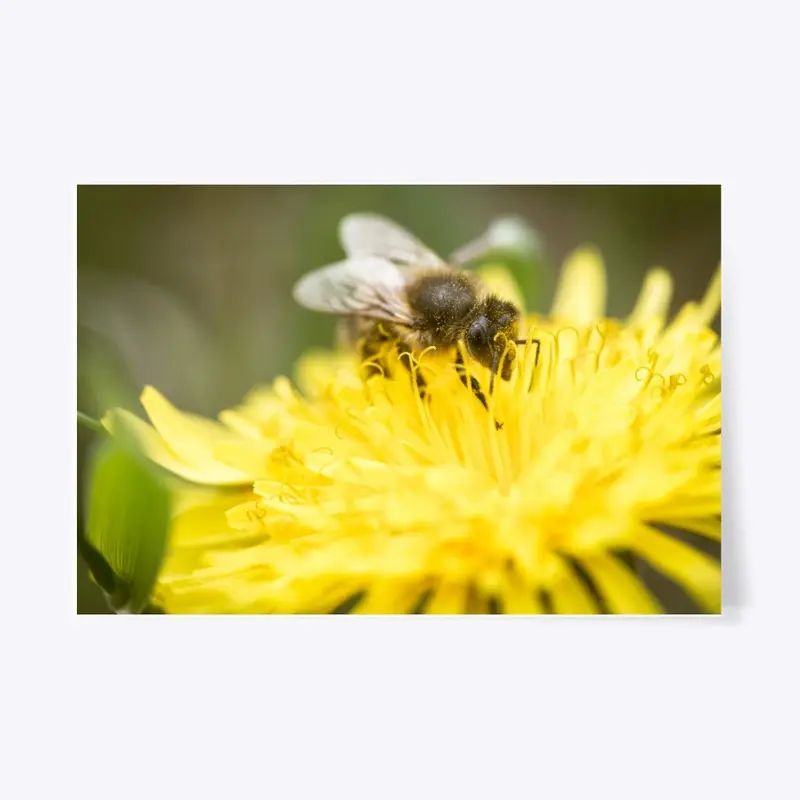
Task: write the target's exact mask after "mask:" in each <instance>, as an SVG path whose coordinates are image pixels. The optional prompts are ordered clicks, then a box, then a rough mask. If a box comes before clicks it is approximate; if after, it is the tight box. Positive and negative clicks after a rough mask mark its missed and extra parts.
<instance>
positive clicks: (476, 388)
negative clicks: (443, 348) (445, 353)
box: [456, 352, 503, 431]
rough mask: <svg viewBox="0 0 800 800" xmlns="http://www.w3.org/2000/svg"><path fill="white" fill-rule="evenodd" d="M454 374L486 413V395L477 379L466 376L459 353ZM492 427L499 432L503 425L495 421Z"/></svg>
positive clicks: (459, 353) (487, 405)
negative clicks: (455, 373) (456, 374)
mask: <svg viewBox="0 0 800 800" xmlns="http://www.w3.org/2000/svg"><path fill="white" fill-rule="evenodd" d="M456 372H457V373H458V377H459V378H460V379H461V383H463V384H464V386H466V387H467V388H468V389H471V390H472V394H474V395H475V397H477V398H478V400H480V401H481V405H482V406H483V407H484V408H485V409H486V410H487V411H488V410H489V403H488V402H487V401H486V395H485V394H484V393H483V392H482V391H481V385H480V383H479V382H478V379H477V378H476V377H475V376H474V375H470V376H467V370H466V367H465V366H464V359H463V358H462V357H461V352H458V353H457V354H456ZM467 377H469V381H467ZM494 426H495V428H497V430H498V431H499V430H500V429H501V428H502V427H503V423H502V422H498V421H497V420H495V421H494Z"/></svg>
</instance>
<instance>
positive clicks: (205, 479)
mask: <svg viewBox="0 0 800 800" xmlns="http://www.w3.org/2000/svg"><path fill="white" fill-rule="evenodd" d="M103 427H105V429H106V430H107V431H108V432H109V433H110V434H111V435H112V436H116V435H122V434H127V435H129V436H132V437H133V439H134V440H135V442H136V443H137V445H138V447H140V448H141V450H142V453H143V454H144V455H145V456H147V458H149V459H150V460H151V461H153V462H154V463H156V464H158V465H159V466H160V467H163V468H164V469H165V470H167V471H168V472H171V473H172V474H173V475H177V476H179V477H181V478H183V479H184V480H187V481H190V482H192V483H199V484H206V485H221V484H224V483H225V482H226V481H225V478H226V477H227V467H226V468H224V470H217V469H206V468H198V467H197V466H196V465H194V464H189V463H187V462H186V461H184V460H183V459H182V458H180V457H179V455H178V454H177V453H175V452H174V451H173V450H172V449H171V448H170V447H169V446H168V445H167V443H166V442H165V441H164V439H163V437H161V436H160V435H159V434H158V432H157V431H156V430H155V428H153V427H152V425H148V424H147V423H146V422H145V421H144V420H141V419H139V418H138V417H136V416H135V415H133V414H131V413H130V411H125V410H124V409H121V408H115V409H112V410H111V411H109V412H108V413H107V414H106V415H105V417H103ZM248 482H249V481H248ZM237 483H241V482H238V481H237Z"/></svg>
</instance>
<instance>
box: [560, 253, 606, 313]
mask: <svg viewBox="0 0 800 800" xmlns="http://www.w3.org/2000/svg"><path fill="white" fill-rule="evenodd" d="M605 307H606V269H605V265H604V264H603V259H602V257H601V256H600V253H599V252H598V251H597V250H596V249H594V248H593V247H580V248H578V249H577V250H575V251H573V252H572V253H570V255H569V256H567V259H566V261H565V262H564V267H563V269H562V270H561V276H560V278H559V282H558V288H557V289H556V296H555V300H554V302H553V309H552V312H551V315H552V317H553V318H554V320H556V321H557V322H561V323H569V324H573V325H588V324H589V323H591V322H594V321H596V320H598V319H599V318H600V317H602V316H603V312H604V311H605Z"/></svg>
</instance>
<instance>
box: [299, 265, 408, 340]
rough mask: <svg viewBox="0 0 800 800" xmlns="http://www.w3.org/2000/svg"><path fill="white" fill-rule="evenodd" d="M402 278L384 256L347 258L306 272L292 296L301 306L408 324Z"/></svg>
mask: <svg viewBox="0 0 800 800" xmlns="http://www.w3.org/2000/svg"><path fill="white" fill-rule="evenodd" d="M405 288H406V278H405V276H404V275H403V273H402V272H401V271H400V269H399V268H398V267H397V266H396V265H395V264H393V263H392V262H391V261H387V260H386V259H385V258H375V257H372V258H349V259H347V260H346V261H339V262H337V263H336V264H329V265H328V266H326V267H320V268H319V269H315V270H313V271H312V272H309V273H307V274H306V275H304V276H303V277H302V278H300V280H299V281H297V283H296V284H295V286H294V290H293V291H292V296H293V297H294V299H295V300H296V301H297V302H298V303H299V304H300V305H301V306H303V307H304V308H308V309H311V310H312V311H322V312H323V313H326V314H339V315H342V316H357V317H366V318H369V319H378V320H385V321H386V322H394V323H395V324H397V325H404V326H410V325H412V324H413V322H414V319H413V316H412V314H411V310H410V309H409V307H408V303H407V302H406V300H405Z"/></svg>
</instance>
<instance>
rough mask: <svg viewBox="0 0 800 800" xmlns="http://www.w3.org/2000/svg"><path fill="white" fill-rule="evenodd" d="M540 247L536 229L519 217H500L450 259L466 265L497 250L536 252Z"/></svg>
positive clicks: (453, 263) (455, 262)
mask: <svg viewBox="0 0 800 800" xmlns="http://www.w3.org/2000/svg"><path fill="white" fill-rule="evenodd" d="M538 249H539V241H538V237H537V236H536V233H535V232H534V230H533V229H532V228H531V227H530V226H529V225H528V224H527V223H526V222H525V221H524V220H522V219H519V218H518V217H511V216H509V217H500V218H498V219H496V220H494V222H492V224H491V225H490V226H489V227H488V228H487V229H486V231H485V232H484V233H483V234H482V235H481V236H479V237H478V238H477V239H473V240H472V241H471V242H467V244H465V245H464V246H463V247H460V248H459V249H458V250H456V251H455V253H452V254H451V255H450V257H449V259H448V261H449V263H451V264H452V265H453V266H454V267H464V266H466V265H467V264H469V263H470V262H471V261H477V260H478V259H479V258H483V257H484V256H486V255H488V254H489V253H490V252H492V251H495V250H514V251H517V252H520V253H535V252H537V251H538Z"/></svg>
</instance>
